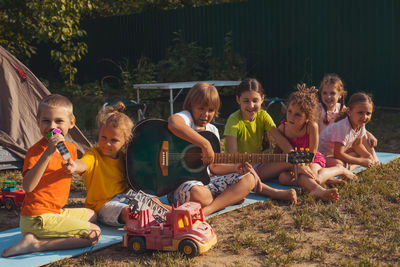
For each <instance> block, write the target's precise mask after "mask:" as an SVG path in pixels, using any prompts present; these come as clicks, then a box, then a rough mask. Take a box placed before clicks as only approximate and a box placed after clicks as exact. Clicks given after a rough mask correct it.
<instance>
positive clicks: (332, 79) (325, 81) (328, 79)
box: [319, 73, 347, 124]
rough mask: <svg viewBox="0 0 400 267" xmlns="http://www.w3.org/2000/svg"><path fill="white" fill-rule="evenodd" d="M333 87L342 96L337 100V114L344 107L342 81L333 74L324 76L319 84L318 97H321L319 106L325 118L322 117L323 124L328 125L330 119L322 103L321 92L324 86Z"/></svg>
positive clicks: (344, 94) (344, 93) (344, 92)
mask: <svg viewBox="0 0 400 267" xmlns="http://www.w3.org/2000/svg"><path fill="white" fill-rule="evenodd" d="M330 85H331V86H334V87H335V89H336V90H337V91H338V93H339V94H341V95H342V96H341V97H340V98H339V101H338V102H339V103H340V109H339V112H343V110H344V108H345V106H344V101H345V99H346V96H347V91H346V90H345V89H344V85H343V81H342V79H340V77H339V75H337V74H335V73H328V74H325V76H324V77H323V78H322V81H321V84H320V85H319V95H320V97H321V104H322V107H323V108H324V112H325V116H324V120H323V122H324V124H329V122H330V118H329V116H328V110H327V108H326V105H325V103H324V102H323V101H322V96H321V94H322V90H324V87H326V86H330Z"/></svg>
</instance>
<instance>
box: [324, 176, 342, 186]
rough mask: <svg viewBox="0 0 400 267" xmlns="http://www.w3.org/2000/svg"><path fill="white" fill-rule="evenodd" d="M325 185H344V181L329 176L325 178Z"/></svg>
mask: <svg viewBox="0 0 400 267" xmlns="http://www.w3.org/2000/svg"><path fill="white" fill-rule="evenodd" d="M325 183H326V184H327V185H338V184H341V185H345V184H346V181H344V180H342V179H339V178H329V179H328V180H326V182H325Z"/></svg>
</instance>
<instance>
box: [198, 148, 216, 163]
mask: <svg viewBox="0 0 400 267" xmlns="http://www.w3.org/2000/svg"><path fill="white" fill-rule="evenodd" d="M214 157H215V154H214V150H213V148H212V147H211V144H210V143H208V144H207V145H206V146H205V147H203V148H202V149H201V160H202V161H203V163H204V164H211V163H213V162H214Z"/></svg>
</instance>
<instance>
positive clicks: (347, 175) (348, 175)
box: [341, 167, 357, 180]
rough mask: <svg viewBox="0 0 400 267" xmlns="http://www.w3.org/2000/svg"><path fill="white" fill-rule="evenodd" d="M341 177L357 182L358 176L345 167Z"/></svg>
mask: <svg viewBox="0 0 400 267" xmlns="http://www.w3.org/2000/svg"><path fill="white" fill-rule="evenodd" d="M341 177H343V178H346V179H348V180H357V175H355V174H354V173H353V172H352V171H350V170H349V169H346V168H345V167H343V174H342V175H341Z"/></svg>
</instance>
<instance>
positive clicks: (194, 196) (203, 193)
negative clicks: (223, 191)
mask: <svg viewBox="0 0 400 267" xmlns="http://www.w3.org/2000/svg"><path fill="white" fill-rule="evenodd" d="M190 201H194V202H199V203H200V204H201V206H202V207H204V206H208V205H210V204H211V202H212V201H213V196H212V194H211V191H210V190H209V189H208V188H207V187H205V186H198V185H196V186H193V187H192V188H191V189H190Z"/></svg>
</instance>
